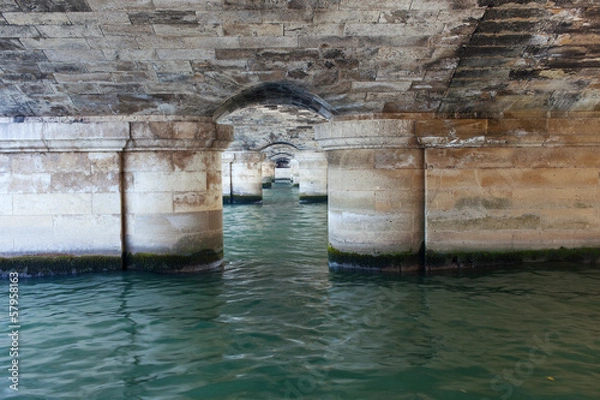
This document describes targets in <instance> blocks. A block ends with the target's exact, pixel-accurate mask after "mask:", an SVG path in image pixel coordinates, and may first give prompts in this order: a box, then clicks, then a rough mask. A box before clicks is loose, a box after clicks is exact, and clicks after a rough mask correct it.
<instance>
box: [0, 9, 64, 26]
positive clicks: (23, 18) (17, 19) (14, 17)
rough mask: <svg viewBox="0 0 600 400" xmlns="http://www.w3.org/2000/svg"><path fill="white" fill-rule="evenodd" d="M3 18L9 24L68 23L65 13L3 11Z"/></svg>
mask: <svg viewBox="0 0 600 400" xmlns="http://www.w3.org/2000/svg"><path fill="white" fill-rule="evenodd" d="M2 16H3V17H4V19H5V20H6V21H7V22H8V23H9V24H11V25H28V26H35V25H69V24H70V23H71V21H70V20H69V17H68V16H67V14H66V13H37V12H36V13H31V12H5V13H2Z"/></svg>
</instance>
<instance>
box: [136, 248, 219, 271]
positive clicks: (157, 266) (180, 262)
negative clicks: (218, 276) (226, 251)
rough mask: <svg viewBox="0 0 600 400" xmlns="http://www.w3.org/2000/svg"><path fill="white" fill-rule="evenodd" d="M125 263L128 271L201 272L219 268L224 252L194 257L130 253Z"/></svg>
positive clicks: (197, 254) (201, 252)
mask: <svg viewBox="0 0 600 400" xmlns="http://www.w3.org/2000/svg"><path fill="white" fill-rule="evenodd" d="M125 260H126V261H125V262H126V265H127V269H132V270H136V271H150V272H161V273H162V272H168V273H179V272H199V271H202V270H204V269H206V270H211V269H214V268H216V267H219V266H220V264H221V262H222V260H223V252H222V251H221V252H215V251H213V250H204V251H199V252H196V253H194V254H192V255H177V254H150V253H135V254H131V253H128V254H127V256H126V258H125Z"/></svg>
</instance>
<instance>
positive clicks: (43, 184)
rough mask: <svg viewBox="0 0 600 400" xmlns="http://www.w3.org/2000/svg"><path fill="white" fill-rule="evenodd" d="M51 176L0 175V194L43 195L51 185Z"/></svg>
mask: <svg viewBox="0 0 600 400" xmlns="http://www.w3.org/2000/svg"><path fill="white" fill-rule="evenodd" d="M51 179H52V178H51V175H50V174H42V173H33V174H0V193H45V192H47V191H48V190H49V188H50V185H51Z"/></svg>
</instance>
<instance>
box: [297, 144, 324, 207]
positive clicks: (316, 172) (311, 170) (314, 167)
mask: <svg viewBox="0 0 600 400" xmlns="http://www.w3.org/2000/svg"><path fill="white" fill-rule="evenodd" d="M296 156H297V157H298V162H299V166H298V168H299V180H300V182H299V184H300V186H299V192H300V202H301V203H321V202H326V201H327V156H326V155H325V152H316V151H308V150H307V151H299V152H298V153H297V154H296Z"/></svg>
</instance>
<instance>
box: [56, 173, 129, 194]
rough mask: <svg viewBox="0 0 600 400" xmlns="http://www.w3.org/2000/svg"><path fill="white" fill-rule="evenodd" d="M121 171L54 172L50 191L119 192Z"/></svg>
mask: <svg viewBox="0 0 600 400" xmlns="http://www.w3.org/2000/svg"><path fill="white" fill-rule="evenodd" d="M119 179H120V175H119V173H118V172H117V173H113V172H108V173H95V174H90V173H88V172H86V173H81V172H61V173H54V174H52V178H51V184H50V191H51V192H54V193H72V192H77V193H95V192H118V191H119V185H120V182H119Z"/></svg>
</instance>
